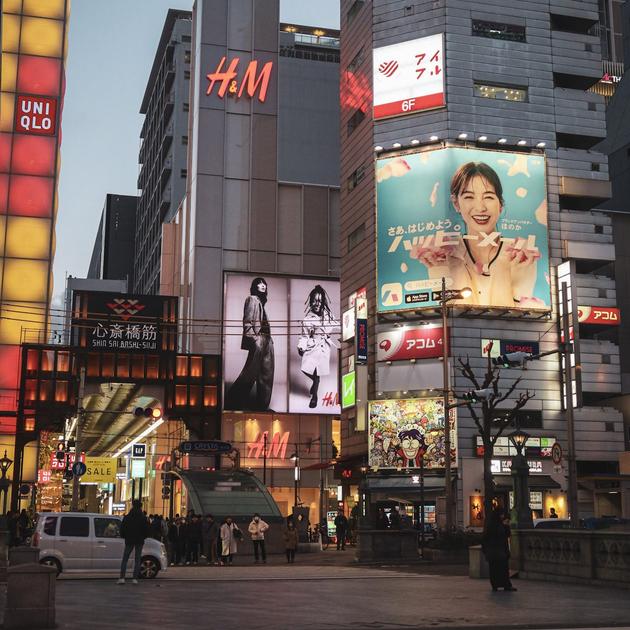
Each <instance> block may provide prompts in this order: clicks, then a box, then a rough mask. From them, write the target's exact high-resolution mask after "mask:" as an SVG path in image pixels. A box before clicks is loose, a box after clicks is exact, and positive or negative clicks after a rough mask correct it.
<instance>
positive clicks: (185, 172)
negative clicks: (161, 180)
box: [179, 168, 188, 179]
mask: <svg viewBox="0 0 630 630" xmlns="http://www.w3.org/2000/svg"><path fill="white" fill-rule="evenodd" d="M187 175H188V171H187V170H186V169H185V168H183V169H182V170H181V171H179V176H180V177H181V178H182V179H186V177H187Z"/></svg>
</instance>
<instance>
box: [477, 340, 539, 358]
mask: <svg viewBox="0 0 630 630" xmlns="http://www.w3.org/2000/svg"><path fill="white" fill-rule="evenodd" d="M490 342H492V348H491V349H490V356H491V357H498V356H500V355H502V354H510V353H511V352H527V353H529V354H538V353H539V352H540V344H539V343H538V342H537V341H517V340H515V339H482V340H481V354H482V355H483V356H488V350H487V348H488V345H489V344H490Z"/></svg>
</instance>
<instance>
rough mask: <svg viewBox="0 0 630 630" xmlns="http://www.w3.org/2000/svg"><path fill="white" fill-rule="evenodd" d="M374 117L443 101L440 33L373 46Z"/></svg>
mask: <svg viewBox="0 0 630 630" xmlns="http://www.w3.org/2000/svg"><path fill="white" fill-rule="evenodd" d="M372 76H373V85H374V120H378V119H380V118H388V117H390V116H401V115H404V114H413V113H415V112H421V111H424V110H427V109H435V108H437V107H444V106H445V105H446V98H445V91H444V39H443V36H442V34H441V33H440V34H439V35H429V36H428V37H420V38H419V39H413V40H411V41H408V42H402V43H401V44H393V45H391V46H383V47H382V48H375V49H374V51H373V67H372Z"/></svg>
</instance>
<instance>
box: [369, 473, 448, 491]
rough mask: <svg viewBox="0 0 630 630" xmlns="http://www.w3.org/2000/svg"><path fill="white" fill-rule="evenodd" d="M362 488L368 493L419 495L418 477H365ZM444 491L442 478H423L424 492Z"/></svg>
mask: <svg viewBox="0 0 630 630" xmlns="http://www.w3.org/2000/svg"><path fill="white" fill-rule="evenodd" d="M363 488H365V490H367V491H368V492H397V493H403V492H404V493H413V494H420V475H413V476H405V477H394V476H383V477H367V478H366V479H365V480H364V481H363ZM435 490H442V491H444V477H429V476H425V478H424V491H425V492H431V491H435Z"/></svg>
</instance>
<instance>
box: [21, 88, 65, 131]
mask: <svg viewBox="0 0 630 630" xmlns="http://www.w3.org/2000/svg"><path fill="white" fill-rule="evenodd" d="M56 121H57V100H56V99H54V98H46V97H43V96H23V95H18V97H17V103H16V107H15V130H16V131H19V132H21V133H31V134H36V135H38V136H54V135H55V132H56V130H57V124H56Z"/></svg>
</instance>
